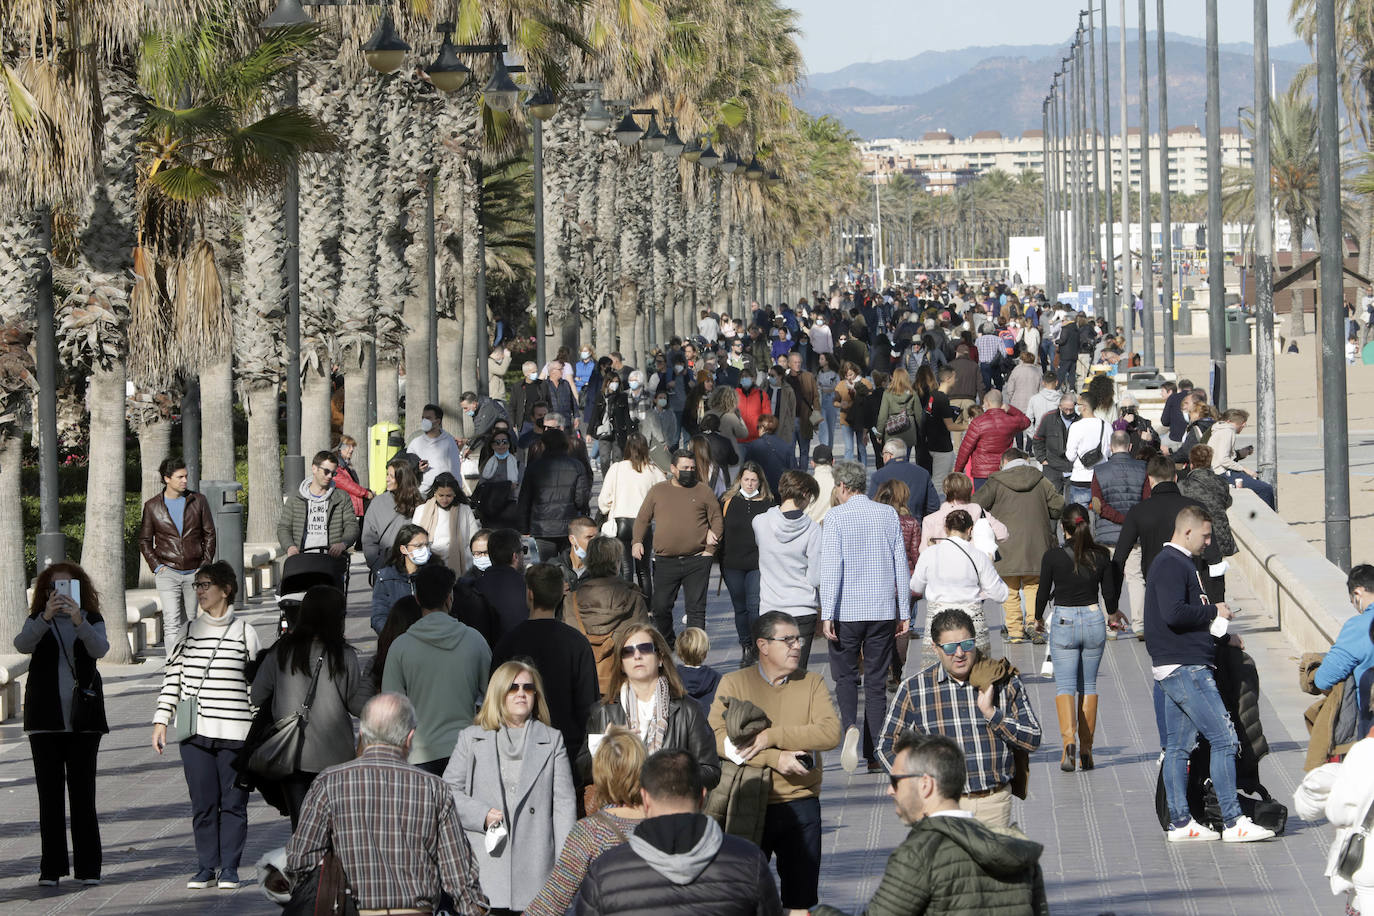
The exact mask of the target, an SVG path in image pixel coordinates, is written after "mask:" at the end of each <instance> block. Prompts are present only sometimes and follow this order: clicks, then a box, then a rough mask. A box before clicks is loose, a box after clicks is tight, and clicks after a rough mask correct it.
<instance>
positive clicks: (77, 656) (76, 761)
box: [14, 563, 110, 887]
mask: <svg viewBox="0 0 1374 916" xmlns="http://www.w3.org/2000/svg"><path fill="white" fill-rule="evenodd" d="M14 648H16V649H18V650H19V651H20V652H23V653H24V654H25V655H31V656H33V658H32V659H31V660H30V661H29V676H28V678H27V679H26V680H25V682H24V733H25V734H26V735H28V736H29V748H30V750H32V752H33V775H34V780H33V781H34V787H35V788H36V789H37V790H38V833H39V836H40V837H41V838H42V847H43V854H42V858H40V859H39V862H38V883H39V885H40V886H42V887H56V886H57V882H58V879H59V878H62V877H65V876H66V875H67V874H69V873H70V868H69V866H70V865H73V864H74V865H75V867H76V880H77V883H79V884H86V885H91V884H99V883H100V864H101V847H100V821H99V818H98V817H97V815H96V813H95V758H96V754H97V753H98V752H99V751H100V736H101V735H104V734H108V733H109V731H110V727H109V726H108V725H107V724H106V722H105V699H104V691H103V690H102V689H101V683H100V672H98V671H97V670H96V668H95V662H96V659H98V658H102V657H104V655H105V653H106V652H108V651H110V642H109V640H108V639H106V638H105V619H104V618H103V617H101V616H100V595H99V594H98V593H97V592H96V590H95V586H94V585H92V584H91V579H90V577H89V576H87V575H86V572H85V570H83V569H82V568H81V567H80V566H77V565H76V564H75V563H54V564H53V565H51V566H49V567H48V568H47V569H45V570H43V571H42V572H41V573H39V574H38V581H37V582H35V583H34V587H33V605H32V607H31V608H30V609H29V619H28V620H26V621H24V627H23V629H21V630H20V631H19V633H18V635H16V636H15V637H14ZM78 694H79V699H78ZM64 773H65V777H64ZM64 790H65V791H66V792H67V793H68V795H70V797H71V800H72V824H71V829H72V856H73V860H68V858H67V810H66V806H65V804H64V799H63V797H62V793H63V791H64Z"/></svg>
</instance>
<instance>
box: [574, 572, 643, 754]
mask: <svg viewBox="0 0 1374 916" xmlns="http://www.w3.org/2000/svg"><path fill="white" fill-rule="evenodd" d="M631 620H639V621H642V622H644V623H648V622H649V605H648V602H646V601H645V600H644V593H643V592H641V591H640V590H639V588H638V587H636V586H634V585H631V584H630V583H629V582H626V581H625V580H624V579H622V578H620V577H619V576H603V577H600V578H596V579H587V580H586V581H584V582H583V583H582V584H581V585H579V586H578V587H577V589H576V591H572V592H569V593H568V595H567V597H566V598H564V599H563V622H564V623H567V624H571V625H572V626H574V627H576V628H577V629H578V630H580V631H581V632H582V635H583V636H585V637H587V642H588V643H589V644H590V645H591V647H592V657H593V658H594V659H595V660H596V680H597V685H598V689H599V690H600V691H601V693H602V694H603V695H604V694H605V693H606V685H607V684H608V683H610V680H611V672H612V671H613V670H614V669H615V666H616V665H619V664H620V659H618V658H616V657H615V631H616V630H617V629H618V628H619V627H620V625H621V624H622V623H629V622H630V621H631ZM570 753H577V748H572V749H571V750H570Z"/></svg>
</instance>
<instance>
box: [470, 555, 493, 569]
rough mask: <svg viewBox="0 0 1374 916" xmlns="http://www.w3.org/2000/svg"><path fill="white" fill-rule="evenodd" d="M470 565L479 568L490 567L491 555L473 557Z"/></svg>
mask: <svg viewBox="0 0 1374 916" xmlns="http://www.w3.org/2000/svg"><path fill="white" fill-rule="evenodd" d="M472 565H473V566H476V567H477V568H478V569H481V570H487V569H491V557H473V558H472Z"/></svg>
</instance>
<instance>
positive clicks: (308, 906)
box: [281, 849, 358, 916]
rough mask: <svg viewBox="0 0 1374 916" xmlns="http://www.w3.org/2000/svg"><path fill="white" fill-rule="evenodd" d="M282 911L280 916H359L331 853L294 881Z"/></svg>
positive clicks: (351, 893)
mask: <svg viewBox="0 0 1374 916" xmlns="http://www.w3.org/2000/svg"><path fill="white" fill-rule="evenodd" d="M281 911H282V916H358V901H357V898H355V897H354V896H353V888H351V887H349V885H348V876H347V875H345V874H344V870H343V863H342V862H340V861H339V857H338V855H337V854H336V853H335V852H334V850H332V849H330V850H329V851H327V852H326V853H325V854H324V858H322V859H321V860H320V864H319V865H317V866H316V867H314V868H312V869H311V870H310V871H308V872H306V873H305V874H304V875H302V876H301V877H300V878H299V879H298V880H297V881H296V884H295V886H294V887H292V888H291V899H290V900H288V901H287V902H286V904H285V905H284V906H283V907H282V910H281Z"/></svg>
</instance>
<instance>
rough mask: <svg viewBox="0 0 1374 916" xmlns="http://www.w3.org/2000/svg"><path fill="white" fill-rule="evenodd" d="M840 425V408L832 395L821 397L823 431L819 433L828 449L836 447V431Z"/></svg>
mask: <svg viewBox="0 0 1374 916" xmlns="http://www.w3.org/2000/svg"><path fill="white" fill-rule="evenodd" d="M839 425H840V408H838V407H836V406H835V398H834V396H833V395H832V394H822V395H821V431H820V432H819V433H817V436H818V437H819V438H820V440H821V442H822V443H823V444H824V445H825V447H826V448H834V447H835V430H837V429H838V428H839Z"/></svg>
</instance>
